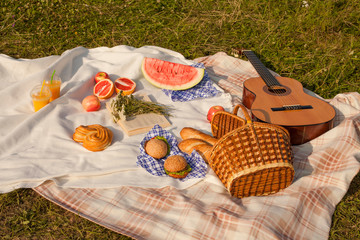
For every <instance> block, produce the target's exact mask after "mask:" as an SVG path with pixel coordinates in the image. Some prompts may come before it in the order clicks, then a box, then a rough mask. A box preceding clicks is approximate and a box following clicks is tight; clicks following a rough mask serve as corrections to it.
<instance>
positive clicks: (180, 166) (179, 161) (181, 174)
mask: <svg viewBox="0 0 360 240" xmlns="http://www.w3.org/2000/svg"><path fill="white" fill-rule="evenodd" d="M164 169H165V172H166V174H168V175H169V176H170V177H173V178H185V177H186V176H187V175H188V174H189V172H190V171H191V168H189V166H188V163H187V162H186V159H185V158H184V157H183V156H180V155H173V156H170V157H168V158H167V159H166V160H165V162H164ZM187 169H188V171H186V170H187ZM176 173H178V174H176Z"/></svg>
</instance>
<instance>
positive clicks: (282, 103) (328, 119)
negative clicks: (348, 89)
mask: <svg viewBox="0 0 360 240" xmlns="http://www.w3.org/2000/svg"><path fill="white" fill-rule="evenodd" d="M276 80H277V84H276V85H277V86H276V87H277V88H271V87H269V86H268V85H267V84H266V83H265V82H264V79H263V78H261V77H258V78H250V79H248V80H246V81H245V82H244V93H243V104H244V106H245V107H247V108H249V109H251V112H252V115H253V118H255V119H256V120H258V121H262V122H267V123H271V124H275V125H280V126H282V127H285V128H286V129H287V130H288V131H289V133H290V137H291V143H292V144H302V143H305V142H308V141H310V140H312V139H314V138H316V137H318V136H320V135H321V134H323V133H325V132H326V131H328V130H329V129H331V128H332V127H333V121H334V118H335V110H334V108H333V107H332V106H331V105H330V104H328V103H327V102H325V101H323V100H321V99H319V98H317V97H313V96H311V95H309V94H306V93H305V92H304V89H303V86H302V84H301V83H300V82H298V81H296V80H294V79H291V78H286V77H276ZM289 106H290V107H289ZM292 106H295V107H292Z"/></svg>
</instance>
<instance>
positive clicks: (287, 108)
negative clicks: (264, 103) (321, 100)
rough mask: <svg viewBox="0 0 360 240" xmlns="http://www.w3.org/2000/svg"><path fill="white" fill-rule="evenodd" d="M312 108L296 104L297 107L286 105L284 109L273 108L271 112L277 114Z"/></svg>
mask: <svg viewBox="0 0 360 240" xmlns="http://www.w3.org/2000/svg"><path fill="white" fill-rule="evenodd" d="M312 108H313V107H312V106H311V105H300V104H295V105H284V106H282V107H277V108H271V110H273V111H274V112H277V111H289V110H302V109H312Z"/></svg>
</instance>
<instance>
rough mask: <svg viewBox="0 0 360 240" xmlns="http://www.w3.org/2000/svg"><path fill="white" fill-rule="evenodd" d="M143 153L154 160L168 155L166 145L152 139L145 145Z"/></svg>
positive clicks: (161, 141)
mask: <svg viewBox="0 0 360 240" xmlns="http://www.w3.org/2000/svg"><path fill="white" fill-rule="evenodd" d="M145 152H146V153H147V154H148V155H150V156H151V157H153V158H155V159H161V158H163V157H165V156H166V155H167V153H168V145H167V144H166V142H164V141H163V140H160V139H156V138H152V139H150V140H149V141H147V142H146V143H145Z"/></svg>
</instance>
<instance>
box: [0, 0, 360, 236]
mask: <svg viewBox="0 0 360 240" xmlns="http://www.w3.org/2000/svg"><path fill="white" fill-rule="evenodd" d="M0 13H1V14H0V37H1V41H0V53H3V54H7V55H9V56H12V57H15V58H31V59H32V58H39V57H45V56H49V55H60V54H62V53H63V52H64V51H66V50H68V49H71V48H74V47H77V46H84V47H86V48H96V47H100V46H107V47H113V46H117V45H130V46H133V47H141V46H144V45H156V46H160V47H164V48H168V49H171V50H174V51H177V52H180V53H181V54H183V55H184V56H185V57H186V58H188V59H194V58H197V57H202V56H206V55H211V54H215V53H216V52H219V51H223V52H226V53H228V54H230V52H231V48H233V47H243V48H248V49H251V50H253V51H255V52H256V53H257V55H258V56H259V57H260V59H261V60H262V61H263V62H264V63H265V64H266V66H267V67H269V68H270V69H272V70H273V71H276V72H277V73H279V74H281V75H282V76H285V77H291V78H294V79H297V80H299V81H300V82H301V83H302V84H303V85H304V86H305V87H306V88H308V89H310V90H312V91H314V92H316V93H317V94H319V95H321V96H322V97H324V98H332V97H334V96H335V95H336V94H338V93H342V92H350V91H359V90H360V68H359V66H360V63H359V60H360V52H359V49H360V41H359V36H360V31H359V26H360V17H359V16H360V3H359V1H357V0H349V1H346V0H331V1H321V0H314V1H310V0H308V1H300V0H299V1H297V0H291V1H289V0H288V1H285V0H280V1H274V0H272V1H265V0H255V1H251V0H227V1H215V0H153V1H149V0H144V1H140V0H123V1H114V0H107V1H95V0H85V1H68V0H53V1H49V0H39V1H25V0H18V1H11V0H3V1H1V2H0ZM359 182H360V179H359V177H357V178H356V179H355V180H354V181H353V184H352V186H351V189H350V191H349V192H350V194H348V195H347V196H345V198H344V199H343V201H342V202H341V203H340V204H339V205H338V208H337V210H336V212H335V214H334V221H333V226H332V228H331V232H330V238H331V239H356V238H360V226H358V224H356V223H357V219H359V206H360V205H359V197H360V196H359ZM34 199H35V200H34ZM0 220H1V222H4V223H5V224H4V225H3V226H2V227H1V226H0V236H1V237H2V238H3V239H13V238H30V236H32V237H35V238H53V239H59V238H60V239H61V238H67V236H74V237H73V238H86V239H99V238H101V239H104V238H109V239H116V238H117V237H119V235H117V234H115V233H113V232H111V231H109V230H106V229H104V228H102V227H100V226H97V225H95V224H93V223H91V222H89V221H87V220H85V219H82V218H80V217H77V216H76V215H74V214H72V213H69V212H66V211H64V210H62V209H61V208H59V207H57V206H55V205H54V204H52V203H49V202H48V201H46V200H44V199H42V198H41V197H39V196H37V195H36V194H34V193H33V192H32V191H31V190H17V191H14V192H12V193H8V194H3V195H0ZM103 236H105V237H103Z"/></svg>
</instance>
